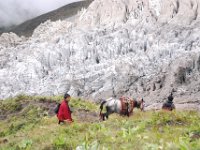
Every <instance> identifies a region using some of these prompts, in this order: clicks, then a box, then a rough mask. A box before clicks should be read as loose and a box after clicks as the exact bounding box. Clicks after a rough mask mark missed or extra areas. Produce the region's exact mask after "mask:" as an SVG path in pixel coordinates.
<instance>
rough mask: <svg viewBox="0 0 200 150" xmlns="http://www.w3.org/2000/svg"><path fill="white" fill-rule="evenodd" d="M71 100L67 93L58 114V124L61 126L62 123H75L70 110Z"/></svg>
mask: <svg viewBox="0 0 200 150" xmlns="http://www.w3.org/2000/svg"><path fill="white" fill-rule="evenodd" d="M70 99H71V96H70V95H69V94H67V93H65V95H64V100H63V101H62V102H61V104H60V108H59V110H58V114H57V117H58V121H59V122H58V124H60V123H61V122H63V123H65V122H67V123H71V122H73V119H72V117H71V111H70V108H69V105H68V103H69V101H70Z"/></svg>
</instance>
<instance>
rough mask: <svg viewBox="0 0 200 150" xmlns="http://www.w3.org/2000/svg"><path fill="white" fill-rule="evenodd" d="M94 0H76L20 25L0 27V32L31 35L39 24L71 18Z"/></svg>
mask: <svg viewBox="0 0 200 150" xmlns="http://www.w3.org/2000/svg"><path fill="white" fill-rule="evenodd" d="M92 1H93V0H86V1H78V2H74V3H71V4H68V5H66V6H63V7H61V8H59V9H56V10H54V11H51V12H49V13H46V14H43V15H41V16H38V17H36V18H34V19H31V20H28V21H26V22H24V23H22V24H20V25H17V26H12V27H10V28H8V29H6V28H4V29H3V28H0V34H1V33H3V32H13V33H15V34H17V35H18V36H31V35H32V33H33V31H34V30H35V28H37V26H39V25H40V24H41V23H44V22H45V21H47V20H51V21H57V20H66V19H71V18H72V17H73V16H75V15H76V14H77V12H78V11H80V10H81V9H82V8H87V7H88V5H89V4H90V3H91V2H92Z"/></svg>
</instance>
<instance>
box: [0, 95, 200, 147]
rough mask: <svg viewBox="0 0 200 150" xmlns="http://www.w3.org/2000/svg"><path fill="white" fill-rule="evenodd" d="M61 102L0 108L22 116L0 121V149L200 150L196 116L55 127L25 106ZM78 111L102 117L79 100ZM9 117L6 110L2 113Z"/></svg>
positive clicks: (138, 115)
mask: <svg viewBox="0 0 200 150" xmlns="http://www.w3.org/2000/svg"><path fill="white" fill-rule="evenodd" d="M61 99H62V97H61V96H60V97H59V96H58V97H30V96H22V95H21V96H18V97H16V98H13V99H8V100H4V101H2V102H1V105H0V109H4V108H6V109H8V111H9V112H11V113H12V112H15V111H17V112H19V113H17V114H16V115H10V116H8V117H7V119H5V120H1V121H0V149H2V150H4V149H5V150H7V149H8V150H9V149H12V150H13V149H16V150H18V149H19V150H21V149H26V150H29V149H30V150H34V149H35V150H38V149H44V150H51V149H52V150H54V149H55V150H56V149H67V150H68V149H76V148H77V149H78V148H79V149H80V150H95V149H100V150H107V149H108V150H111V149H113V150H116V149H117V150H118V149H125V150H127V149H134V150H170V149H171V150H176V149H177V150H198V149H199V150H200V115H199V112H195V111H174V112H163V111H158V112H153V111H148V112H140V111H137V110H134V114H133V115H132V116H131V117H129V118H128V117H122V116H119V115H116V114H113V115H111V116H110V118H109V120H107V121H104V122H95V123H89V122H80V121H79V120H78V117H77V116H74V115H72V116H73V118H74V120H75V122H74V123H72V124H70V125H69V124H63V125H58V124H57V118H56V116H49V115H48V113H47V112H46V110H45V109H43V108H40V107H37V106H32V105H28V106H27V107H25V108H23V107H22V106H23V104H24V103H26V102H27V101H44V102H45V101H56V102H58V101H60V100H61ZM70 105H72V106H73V107H74V108H76V109H86V110H88V111H91V112H93V111H98V107H99V106H97V105H95V104H94V103H91V102H87V101H83V100H81V99H72V100H71V102H70ZM4 111H5V110H4Z"/></svg>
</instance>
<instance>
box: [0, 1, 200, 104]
mask: <svg viewBox="0 0 200 150" xmlns="http://www.w3.org/2000/svg"><path fill="white" fill-rule="evenodd" d="M199 2H200V1H199V0H197V1H192V0H189V1H187V2H186V0H184V1H179V0H170V1H167V0H163V1H162V3H161V2H160V1H159V0H139V1H136V0H125V1H124V0H95V1H93V2H92V3H91V5H90V6H89V7H88V9H83V10H82V11H81V12H79V13H78V19H76V20H75V21H74V22H69V21H57V22H51V21H47V22H45V23H43V24H41V25H40V26H38V28H37V29H36V30H35V31H34V33H33V35H32V37H31V38H29V39H27V40H26V41H23V42H21V41H20V38H19V40H18V38H17V40H14V41H16V45H15V46H13V45H12V40H6V42H5V43H4V44H6V45H7V47H6V46H5V45H4V44H2V43H1V45H0V85H1V86H0V91H1V94H0V98H1V99H4V98H7V97H10V96H15V95H17V94H19V93H25V94H29V95H34V94H39V95H57V94H63V93H64V92H66V91H68V92H69V93H70V94H71V95H72V96H78V97H84V98H87V99H91V100H94V101H95V100H98V99H100V98H108V97H111V96H114V97H119V96H122V95H125V96H131V97H143V98H144V100H145V101H146V103H147V104H150V103H152V102H154V103H162V102H163V101H165V100H166V98H167V96H168V95H169V93H171V91H174V94H175V98H177V99H179V101H181V99H182V98H183V99H185V98H186V99H187V100H189V101H190V100H191V101H192V100H193V99H196V100H197V101H199V99H198V97H199V96H200V92H199V89H200V69H199V68H200V67H199V66H200V63H199V62H200V52H199V48H200V42H199V35H200V29H199V24H198V22H199V7H198V8H197V7H196V6H199ZM161 4H162V5H161ZM110 6H112V7H110ZM184 9H185V10H186V12H187V13H185V14H186V15H183V12H184Z"/></svg>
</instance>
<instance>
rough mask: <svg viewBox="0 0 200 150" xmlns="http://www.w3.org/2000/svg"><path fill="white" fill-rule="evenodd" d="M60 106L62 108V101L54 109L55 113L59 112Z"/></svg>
mask: <svg viewBox="0 0 200 150" xmlns="http://www.w3.org/2000/svg"><path fill="white" fill-rule="evenodd" d="M59 108H60V103H58V104H57V106H56V108H55V109H54V112H55V114H58V111H59Z"/></svg>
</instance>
